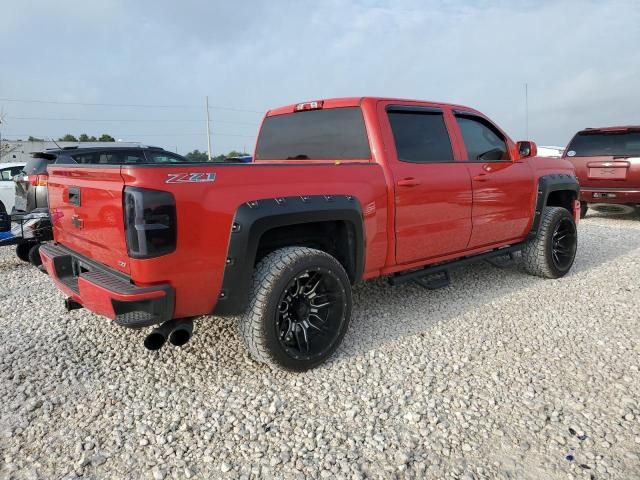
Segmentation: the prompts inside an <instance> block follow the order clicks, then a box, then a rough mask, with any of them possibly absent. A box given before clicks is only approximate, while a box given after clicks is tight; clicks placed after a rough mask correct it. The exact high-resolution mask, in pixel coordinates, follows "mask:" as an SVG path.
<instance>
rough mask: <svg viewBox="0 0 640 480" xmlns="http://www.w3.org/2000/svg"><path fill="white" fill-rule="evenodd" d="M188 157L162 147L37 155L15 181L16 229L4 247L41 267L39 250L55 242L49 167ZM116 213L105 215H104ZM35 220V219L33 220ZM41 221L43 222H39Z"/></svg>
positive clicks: (172, 160) (69, 149) (82, 149)
mask: <svg viewBox="0 0 640 480" xmlns="http://www.w3.org/2000/svg"><path fill="white" fill-rule="evenodd" d="M187 161H188V160H187V159H186V158H185V157H182V156H180V155H177V154H174V153H171V152H167V151H166V150H164V149H162V148H159V147H147V146H139V147H132V146H126V147H119V146H117V145H114V146H113V147H67V148H62V149H56V150H47V151H45V152H36V153H34V154H33V155H32V158H31V159H30V160H29V161H28V162H27V164H26V165H25V166H24V169H23V170H22V172H21V173H20V174H19V175H18V176H17V177H15V199H16V201H15V210H14V212H13V213H14V226H13V228H12V231H11V238H9V239H7V240H5V243H9V242H11V243H12V244H16V243H17V246H16V254H17V255H18V257H19V258H20V259H21V260H24V261H30V262H31V263H33V264H34V265H36V266H39V265H40V264H41V259H40V255H39V253H38V250H39V248H40V245H41V243H42V242H44V241H48V240H51V239H52V238H53V232H52V231H51V222H50V221H49V218H48V215H44V213H46V212H48V193H47V187H48V182H49V175H48V173H47V167H48V166H49V165H53V164H57V163H60V164H99V165H119V164H138V163H139V164H148V163H180V162H187ZM109 214H113V212H111V213H109V212H106V211H105V212H103V215H109ZM34 217H36V218H34ZM38 217H41V218H38Z"/></svg>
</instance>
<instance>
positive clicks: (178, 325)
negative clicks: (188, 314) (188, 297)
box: [169, 318, 193, 347]
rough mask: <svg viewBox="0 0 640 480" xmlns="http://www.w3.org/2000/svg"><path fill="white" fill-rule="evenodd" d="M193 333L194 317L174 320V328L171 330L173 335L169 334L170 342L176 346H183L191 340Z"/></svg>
mask: <svg viewBox="0 0 640 480" xmlns="http://www.w3.org/2000/svg"><path fill="white" fill-rule="evenodd" d="M192 335H193V319H192V318H181V319H179V320H174V322H173V330H172V331H171V335H169V342H171V345H173V346H175V347H181V346H182V345H184V344H185V343H187V342H188V341H189V340H191V336H192Z"/></svg>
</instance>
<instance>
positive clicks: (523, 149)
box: [518, 140, 538, 158]
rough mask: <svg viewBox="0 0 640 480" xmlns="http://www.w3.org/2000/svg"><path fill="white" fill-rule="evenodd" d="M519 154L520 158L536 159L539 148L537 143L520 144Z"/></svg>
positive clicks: (525, 141) (522, 142) (528, 141)
mask: <svg viewBox="0 0 640 480" xmlns="http://www.w3.org/2000/svg"><path fill="white" fill-rule="evenodd" d="M518 153H519V154H520V158H528V157H535V156H536V155H538V146H537V145H536V142H532V141H530V140H524V141H521V142H518Z"/></svg>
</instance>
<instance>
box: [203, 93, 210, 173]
mask: <svg viewBox="0 0 640 480" xmlns="http://www.w3.org/2000/svg"><path fill="white" fill-rule="evenodd" d="M204 98H205V105H206V107H207V151H208V152H209V161H211V129H210V128H209V122H210V119H209V96H206V97H204Z"/></svg>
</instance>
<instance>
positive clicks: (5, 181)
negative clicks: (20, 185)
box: [0, 162, 25, 213]
mask: <svg viewBox="0 0 640 480" xmlns="http://www.w3.org/2000/svg"><path fill="white" fill-rule="evenodd" d="M24 166H25V164H24V163H15V162H14V163H0V212H3V211H4V212H7V213H11V210H12V209H13V204H14V202H15V197H16V185H15V183H14V182H13V177H15V176H16V175H18V174H19V173H20V172H22V169H23V168H24Z"/></svg>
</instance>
